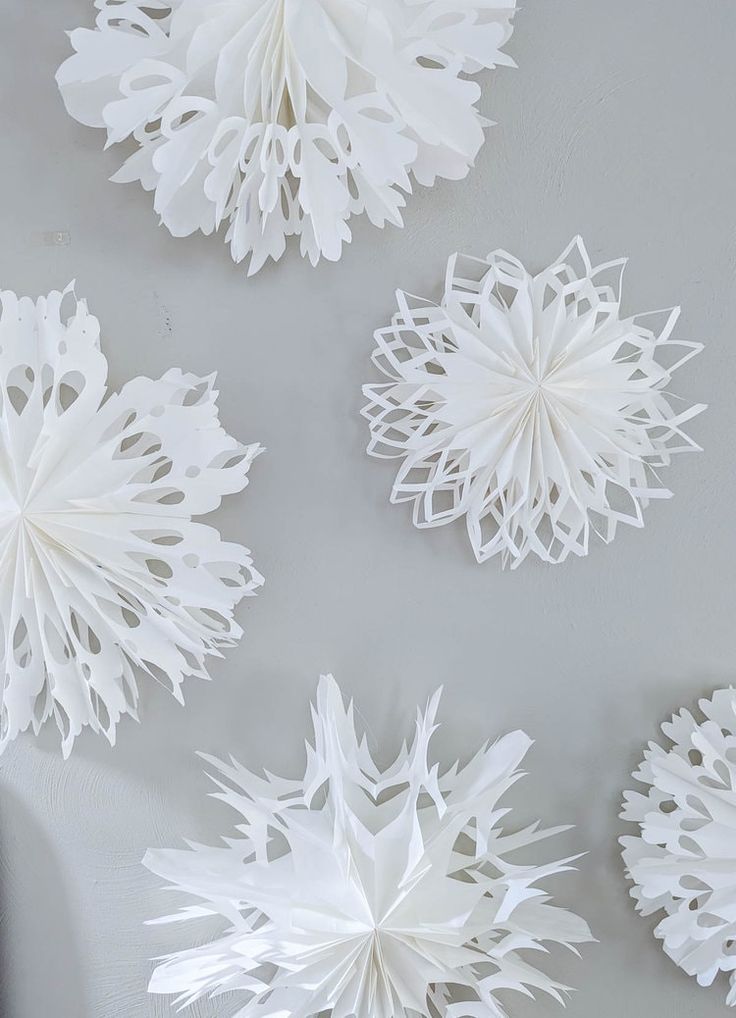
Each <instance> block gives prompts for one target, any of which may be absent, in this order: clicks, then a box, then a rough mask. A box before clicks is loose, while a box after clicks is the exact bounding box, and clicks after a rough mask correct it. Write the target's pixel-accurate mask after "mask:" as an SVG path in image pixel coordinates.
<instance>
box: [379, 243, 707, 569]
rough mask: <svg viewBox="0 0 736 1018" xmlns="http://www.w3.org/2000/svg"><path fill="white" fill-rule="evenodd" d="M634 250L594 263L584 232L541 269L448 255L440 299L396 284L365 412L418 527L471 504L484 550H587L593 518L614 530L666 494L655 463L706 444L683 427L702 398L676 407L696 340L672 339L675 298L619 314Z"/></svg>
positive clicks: (480, 553) (556, 554) (468, 518)
mask: <svg viewBox="0 0 736 1018" xmlns="http://www.w3.org/2000/svg"><path fill="white" fill-rule="evenodd" d="M625 264H626V262H625V260H620V261H615V262H609V263H607V264H606V265H601V266H600V267H598V268H593V267H592V266H591V263H590V259H589V258H588V254H587V251H586V250H585V246H584V244H583V242H582V240H581V239H580V238H579V237H578V238H576V239H575V240H574V241H573V242H572V244H571V245H570V247H568V248H567V250H566V251H564V252H563V254H562V255H561V256H560V258H559V259H558V261H556V262H555V263H554V264H553V265H551V266H550V267H549V268H547V269H545V270H544V271H543V272H540V273H539V275H537V276H532V275H530V273H529V272H527V270H526V269H525V268H524V266H523V265H522V264H521V263H520V262H519V261H517V260H516V259H515V258H513V257H512V256H511V255H509V254H507V253H506V252H505V251H494V252H493V253H492V254H490V255H489V256H488V258H487V259H485V260H484V259H477V258H470V257H466V256H464V255H454V256H453V257H452V258H450V261H449V263H448V267H447V277H446V282H445V292H444V296H443V298H442V303H441V304H440V305H439V306H437V305H436V304H432V303H429V302H426V301H423V300H421V299H419V298H413V297H410V296H409V295H407V294H404V293H401V292H399V293H398V295H397V297H398V304H399V311H398V313H397V314H395V315H394V318H393V321H392V324H391V326H390V327H389V328H387V329H381V330H379V331H378V332H377V333H376V342H377V344H378V345H377V349H376V351H375V352H374V355H373V361H374V363H375V365H376V366H377V367H378V368H379V370H380V371H381V372H382V373H383V374H384V375H385V376H387V377H388V378H389V379H390V381H389V382H388V383H384V384H378V385H375V384H374V385H366V386H364V389H363V391H364V394H365V395H366V396H367V398H368V399H369V400H370V402H369V404H368V406H367V407H365V408H364V410H363V415H364V416H365V417H366V418H367V419H368V421H369V424H370V430H371V439H370V443H369V445H368V452H369V453H370V455H372V456H377V457H379V458H383V459H394V458H398V459H401V461H402V462H401V465H400V467H399V470H398V473H397V475H396V479H395V481H394V485H393V490H392V493H391V501H392V502H412V503H413V508H414V524H415V526H417V527H436V526H440V525H442V524H445V523H450V522H451V521H453V520H456V519H458V518H460V517H462V516H464V517H465V522H466V525H467V529H468V535H469V537H470V541H471V544H472V546H473V551H474V552H475V556H476V558H477V560H478V561H479V562H483V561H485V560H486V559H488V558H491V557H492V556H494V555H499V554H500V555H501V559H502V562H503V564H504V565H506V564H507V563H508V562H509V561H510V562H511V566H512V568H515V567H516V566H519V565H520V564H521V563H522V562H523V561H524V559H525V558H526V557H527V555H529V554H531V553H534V554H535V555H538V556H539V558H541V559H543V560H544V561H546V562H555V563H556V562H562V561H563V560H564V559H565V558H567V556H568V555H569V554H570V553H573V554H575V555H585V554H587V552H588V540H589V536H590V531H591V530H593V532H594V533H596V534H598V535H599V537H601V538H602V539H603V540H604V541H605V542H609V541H611V540H612V539H613V537H614V535H615V532H616V526H617V524H618V523H630V524H633V525H634V526H637V527H641V526H643V516H642V510H643V509H644V508H646V506H647V504H648V502H649V499H651V498H667V497H669V496H670V494H671V493H670V492H669V491H667V490H666V489H665V488H663V487H661V485H660V481H659V477H658V475H657V470H658V468H659V467H662V466H667V465H668V464H669V462H670V459H671V457H672V455H673V454H674V453H676V452H681V451H683V450H686V449H697V448H698V446H697V445H696V444H695V443H694V442H693V441H692V440H691V439H690V438H689V437H688V436H687V435H685V434H684V433H683V431H682V426H683V425H684V424H685V422H686V421H688V420H690V418H691V417H694V416H695V415H696V414H698V413H700V412H701V411H702V410H704V409H705V407H704V406H702V405H699V406H694V407H688V408H686V409H682V410H678V411H676V410H675V409H674V408H673V399H674V397H673V396H671V394H670V393H669V392H668V391H667V387H668V386H669V383H670V380H671V376H672V374H673V372H674V371H675V370H676V369H677V368H678V367H680V366H681V365H682V364H684V363H685V362H686V361H687V360H689V359H690V358H691V357H692V356H694V355H695V354H696V353H698V352H699V351H700V350H701V349H702V346H701V345H700V344H697V343H685V342H682V341H679V340H673V339H672V338H671V333H672V330H673V328H674V325H675V322H676V320H677V317H678V315H679V308H674V309H672V310H669V311H666V312H652V313H650V314H648V315H636V316H634V317H631V318H622V317H621V314H620V287H621V278H622V274H623V268H624V265H625ZM647 318H652V319H653V323H652V324H653V327H654V328H657V319H660V321H659V323H658V331H656V332H655V331H652V330H651V329H650V328H648V327H646V326H645V324H644V322H645V320H646V319H647ZM671 351H674V356H673V354H672V353H671ZM680 351H685V352H684V354H683V353H681V352H680ZM667 364H669V366H666V365H667Z"/></svg>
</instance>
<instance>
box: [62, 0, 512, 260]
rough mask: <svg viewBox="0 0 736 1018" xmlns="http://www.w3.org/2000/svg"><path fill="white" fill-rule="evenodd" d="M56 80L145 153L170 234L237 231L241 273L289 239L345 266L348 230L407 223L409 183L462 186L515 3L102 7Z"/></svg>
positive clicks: (345, 0)
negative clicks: (482, 84)
mask: <svg viewBox="0 0 736 1018" xmlns="http://www.w3.org/2000/svg"><path fill="white" fill-rule="evenodd" d="M95 7H96V8H97V9H98V12H99V13H98V15H97V26H96V29H94V30H91V29H84V28H79V29H77V30H76V31H74V32H72V33H71V41H72V45H73V47H74V50H75V53H74V55H73V56H72V57H70V58H69V59H68V60H67V61H66V62H65V63H64V64H63V65H62V67H61V68H60V69H59V72H58V74H57V81H58V83H59V88H60V89H61V93H62V96H63V98H64V102H65V104H66V107H67V109H68V111H69V112H70V114H71V115H72V116H73V117H75V118H76V119H77V120H79V121H81V122H82V123H83V124H88V125H90V126H93V127H101V128H104V129H106V131H107V138H108V144H115V143H117V142H121V141H123V140H125V139H131V140H132V141H133V142H134V143H135V145H136V150H135V151H134V153H133V154H132V155H131V156H129V158H128V159H127V160H126V162H125V163H124V165H123V167H122V168H121V170H120V172H119V173H118V174H117V175H116V176H115V177H114V178H113V179H115V180H118V181H121V182H128V181H136V180H137V181H139V182H140V183H141V184H142V186H143V187H144V188H145V189H146V190H148V191H153V192H154V207H155V210H156V212H157V213H158V214H159V216H160V217H161V221H162V222H163V223H164V225H165V226H166V227H167V228H168V229H169V230H170V231H171V233H172V234H174V236H186V235H187V234H191V233H194V232H195V231H197V230H201V231H202V232H203V233H212V232H213V231H215V230H217V229H218V228H219V227H220V225H221V224H222V223H226V224H227V237H226V239H227V241H228V242H229V244H230V249H231V253H232V257H233V258H234V260H235V261H238V262H239V261H241V260H242V259H244V258H250V263H249V273H253V272H256V271H257V270H258V269H259V268H260V267H261V266H262V265H263V263H264V262H265V261H266V260H267V259H268V258H273V259H278V258H280V257H281V255H282V254H283V252H284V250H285V247H286V238H287V237H289V236H293V235H297V236H299V238H300V246H301V252H302V254H303V255H305V256H307V257H308V258H309V259H310V260H311V262H312V263H313V264H314V263H316V262H317V261H318V260H319V258H320V257H325V258H328V259H330V260H333V261H334V260H336V259H338V258H339V257H340V253H341V251H342V246H343V244H344V243H345V242H347V241H349V240H350V237H351V233H350V228H349V226H348V220H349V219H350V217H351V216H353V215H356V214H361V213H365V214H366V215H367V216H368V217H369V219H370V220H371V222H372V223H374V224H375V225H376V226H383V225H384V224H385V223H386V222H389V223H394V224H396V225H401V223H402V219H401V209H402V208H403V206H404V203H405V198H404V195H405V193H406V192H408V191H410V190H411V186H412V185H411V177H410V175H413V176H414V178H415V179H416V180H417V181H419V183H421V184H432V183H433V182H434V179H435V178H436V177H438V176H440V177H447V178H450V179H453V180H456V179H460V178H461V177H464V176H465V175H466V174H467V172H468V170H469V168H470V167H471V165H472V164H473V161H474V159H475V156H476V154H477V152H478V150H479V148H480V146H481V144H482V142H483V128H484V127H485V126H486V121H485V120H484V119H483V118H482V117H481V116H480V114H479V113H478V111H477V109H476V103H477V101H478V99H479V97H480V88H479V86H478V84H477V83H476V82H475V81H474V80H473V79H472V77H471V76H472V75H473V74H475V73H476V72H477V71H480V70H482V69H483V68H490V67H494V66H496V65H498V64H511V63H512V61H511V60H510V58H509V57H508V56H506V55H505V54H504V53H503V51H502V47H503V46H504V44H505V43H506V42H507V40H508V39H509V37H510V35H511V19H512V17H513V15H514V11H515V8H516V0H493V2H488V0H442V2H439V3H438V2H436V0H95Z"/></svg>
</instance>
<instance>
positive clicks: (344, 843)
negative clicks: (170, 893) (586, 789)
mask: <svg viewBox="0 0 736 1018" xmlns="http://www.w3.org/2000/svg"><path fill="white" fill-rule="evenodd" d="M438 703H439V694H436V695H435V696H434V697H433V698H432V700H431V702H430V703H429V706H428V709H427V712H426V714H425V715H424V716H422V715H421V713H418V715H417V722H416V734H415V737H414V741H413V743H412V745H411V746H410V747H409V748H407V746H406V745H405V746H404V747H403V749H402V751H401V753H400V754H399V756H398V758H397V759H396V761H395V763H394V764H393V765H392V766H391V767H389V768H388V770H386V771H380V770H379V769H378V767H377V766H376V764H375V763H374V761H373V758H372V756H371V753H370V752H369V749H368V746H367V744H366V740H365V739H364V738H359V737H358V736H357V735H356V731H355V722H354V716H353V708H352V705H351V706H350V707H348V708H347V709H346V708H345V706H344V704H343V701H342V697H341V695H340V692H339V689H338V687H337V685H336V683H335V681H334V679H332V677H331V676H327V677H326V678H323V679H322V680H321V682H320V686H319V690H318V693H317V705H316V709H313V712H312V716H313V722H314V732H315V742H314V747H313V748H312V747H311V746H308V747H307V763H306V772H305V774H304V777H303V778H301V779H300V780H294V781H289V780H285V779H281V778H276V777H273V776H272V775H270V774H266V775H265V777H257V776H256V775H254V774H252V773H250V772H249V771H247V770H246V769H245V768H243V767H242V766H240V765H239V764H237V763H235V761H233V760H232V758H231V761H230V763H221V762H219V761H217V760H214V759H212V758H210V757H206V758H205V759H207V760H208V761H209V762H210V763H211V764H212V765H213V766H214V767H215V768H216V769H217V771H218V772H219V774H220V775H221V777H218V778H217V779H215V783H216V784H217V786H218V788H219V789H220V791H219V792H218V793H214V794H215V797H216V798H219V799H222V800H223V801H224V802H226V803H227V804H228V805H229V806H231V807H232V808H233V810H235V811H236V812H237V813H238V814H239V815H240V817H241V818H242V823H240V824H239V825H238V827H237V830H238V834H239V837H237V838H226V839H224V841H225V844H224V846H222V847H219V848H208V847H206V846H203V845H191V847H190V849H189V850H182V851H178V850H174V851H163V850H162V851H152V852H149V853H148V854H147V855H146V858H145V864H146V866H148V868H149V869H150V870H152V871H153V872H154V873H156V874H158V875H159V876H161V877H163V878H164V879H166V880H168V881H170V883H171V884H172V885H173V886H174V887H175V888H176V889H178V890H180V891H183V892H185V893H186V894H187V895H190V896H191V897H193V898H194V899H195V902H196V903H194V904H191V905H189V906H186V907H183V908H182V909H181V911H180V912H179V913H177V914H175V915H172V916H168V917H166V918H164V919H162V920H158V921H159V922H164V923H167V922H178V921H182V920H186V921H190V920H203V919H204V920H207V919H208V918H209V919H212V918H214V919H216V920H220V922H221V925H222V929H223V932H222V935H221V936H220V937H219V938H218V939H215V940H213V941H211V942H209V941H206V940H205V941H203V940H202V936H201V933H202V931H200V935H199V936H198V937H197V944H198V946H196V947H193V948H191V949H189V950H184V951H180V952H178V953H176V954H172V955H170V956H168V957H167V958H166V959H165V960H164V961H163V962H162V963H161V964H160V965H159V966H158V968H157V969H156V971H155V972H154V975H153V978H152V980H151V985H150V987H149V989H150V991H151V992H152V993H166V994H176V995H177V1001H176V1003H177V1004H180V1005H182V1006H185V1005H188V1004H192V1003H194V1002H195V1001H197V1000H199V999H200V998H203V997H206V996H217V995H219V994H220V993H224V992H226V991H233V990H234V991H239V992H240V993H241V994H242V998H243V999H242V1001H241V1002H239V1003H237V1004H235V1005H233V1006H234V1007H235V1008H236V1010H235V1011H233V1015H234V1018H273V1016H276V1015H285V1016H286V1015H289V1016H293V1018H297V1016H298V1018H316V1016H318V1015H323V1016H329V1018H348V1016H355V1018H409V1016H410V1015H416V1016H423V1018H460V1016H461V1015H463V1016H471V1015H472V1016H477V1018H481V1016H483V1018H504V1015H505V1012H504V1010H503V1008H502V1007H501V1004H500V1003H499V1001H498V998H497V992H498V991H500V990H517V991H520V992H522V993H526V994H528V995H530V996H531V995H532V994H533V991H534V990H541V991H544V992H546V993H548V994H549V995H550V996H552V997H554V998H555V999H557V1000H559V1001H561V1002H562V1000H563V998H562V994H563V993H564V992H566V990H567V987H565V986H563V985H562V984H561V983H558V982H556V981H555V980H554V979H552V978H551V977H549V976H548V975H546V974H545V973H543V972H542V971H540V970H539V969H537V968H536V967H534V966H533V965H532V963H531V961H530V960H529V956H530V955H533V954H538V953H539V952H540V951H542V952H545V953H546V952H547V950H548V947H547V945H549V944H562V945H565V946H566V947H569V948H571V949H572V950H573V951H575V946H574V945H576V944H580V943H583V942H585V941H588V940H590V939H591V938H590V932H589V930H588V927H587V925H586V924H585V922H583V920H582V919H580V918H579V917H578V916H576V915H574V914H573V913H572V912H567V911H565V910H564V909H561V908H559V907H557V906H553V905H551V904H550V898H549V895H548V894H546V893H545V892H544V891H543V890H541V889H540V888H539V886H538V885H539V883H540V882H541V881H543V880H545V879H546V878H547V877H549V876H552V875H553V874H555V873H560V872H562V871H564V870H568V869H569V868H570V863H571V862H572V860H571V859H565V860H562V861H561V862H554V863H542V864H539V865H531V864H529V863H526V864H521V863H516V862H512V861H511V858H512V857H513V855H514V854H515V853H516V852H517V851H518V850H519V849H522V848H528V846H530V845H532V844H534V843H535V842H537V841H539V840H541V839H543V838H546V837H549V836H551V835H553V834H556V833H558V832H559V831H561V830H565V828H555V829H552V830H548V831H540V830H539V825H538V824H533V825H531V826H530V827H527V828H525V829H523V830H520V831H518V832H516V833H511V832H509V831H508V829H507V826H506V818H507V814H508V812H509V810H508V809H507V808H504V807H500V806H499V804H498V803H499V799H500V798H501V797H502V796H503V795H504V793H506V792H507V791H508V790H509V789H510V788H511V786H512V785H513V784H515V782H516V781H517V780H518V778H519V777H521V772H520V771H519V769H518V768H519V765H520V764H521V761H522V760H523V758H524V756H525V754H526V752H527V750H528V748H529V746H530V740H529V739H528V738H527V736H526V735H524V733H523V732H514V733H512V734H510V735H507V736H505V737H504V738H502V739H500V740H499V741H498V742H496V743H494V744H493V745H492V746H489V745H486V746H484V747H483V748H482V749H481V750H480V751H479V752H478V753H477V754H476V755H475V756H474V757H473V758H472V759H471V761H470V762H469V763H468V764H467V765H466V766H465V767H463V768H461V767H460V766H459V765H458V764H455V765H454V766H453V767H451V768H450V769H449V770H447V771H446V772H445V773H444V774H440V773H439V767H438V765H437V764H430V762H429V759H428V751H429V742H430V739H431V736H432V733H433V732H434V731H435V728H436V726H435V718H436V713H437V707H438ZM527 855H528V853H527ZM210 928H212V927H211V926H210ZM458 990H459V991H460V993H461V997H460V998H458V997H457V996H456V997H455V998H454V999H455V1001H457V1000H458V999H462V1000H466V1001H467V1003H463V1004H459V1003H457V1002H455V1003H453V1002H452V1000H453V996H452V995H453V993H454V994H457V991H458ZM228 1013H230V1012H228ZM223 1014H224V1012H223Z"/></svg>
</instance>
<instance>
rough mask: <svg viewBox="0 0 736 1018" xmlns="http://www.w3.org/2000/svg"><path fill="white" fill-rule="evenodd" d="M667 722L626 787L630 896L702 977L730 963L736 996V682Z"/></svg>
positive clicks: (704, 980) (678, 958)
mask: <svg viewBox="0 0 736 1018" xmlns="http://www.w3.org/2000/svg"><path fill="white" fill-rule="evenodd" d="M698 707H699V710H700V713H699V714H698V715H697V716H693V715H692V714H691V713H690V711H688V710H681V711H680V712H679V714H675V715H674V716H673V717H672V720H671V721H669V722H667V723H666V724H664V725H662V731H663V733H664V735H665V737H666V739H667V740H668V746H667V748H663V747H662V746H660V745H658V744H657V743H654V742H650V743H649V747H648V749H647V750H646V752H645V753H644V760H643V761H642V763H641V764H640V765H639V768H638V770H636V771H634V778H635V779H636V780H637V781H638V782H641V784H642V785H644V786H645V787H644V789H643V790H642V791H635V792H626V793H625V794H624V804H623V811H622V813H621V818H622V819H623V820H629V821H631V822H632V823H634V824H636V825H637V826H638V833H637V834H636V835H631V836H628V837H624V838H621V845H622V846H623V858H624V863H625V865H626V874H627V876H628V877H629V879H630V880H632V881H633V883H634V886H633V888H632V890H631V896H632V897H633V899H634V901H635V902H636V908H637V910H638V911H639V912H640V913H641V914H642V915H644V916H649V915H657V916H661V917H662V918H661V920H660V922H659V924H658V926H657V927H656V929H655V930H654V935H655V937H656V938H657V939H658V940H661V941H662V946H663V948H664V951H665V953H666V954H667V955H668V956H669V957H670V958H671V959H672V960H673V961H674V962H675V964H677V965H679V967H680V968H681V969H683V971H685V972H687V974H688V975H689V976H695V977H696V979H697V981H698V984H699V985H700V986H710V985H711V984H712V983H713V982H714V981H715V980H716V977H717V976H718V975H719V973H727V974H728V977H729V981H730V990H729V992H728V995H727V997H726V1003H727V1004H729V1005H730V1006H731V1007H734V1006H736V692H734V690H733V689H720V690H718V691H717V692H716V693H714V694H713V696H712V697H711V699H710V700H705V699H703V700H701V701H700V703H699V704H698Z"/></svg>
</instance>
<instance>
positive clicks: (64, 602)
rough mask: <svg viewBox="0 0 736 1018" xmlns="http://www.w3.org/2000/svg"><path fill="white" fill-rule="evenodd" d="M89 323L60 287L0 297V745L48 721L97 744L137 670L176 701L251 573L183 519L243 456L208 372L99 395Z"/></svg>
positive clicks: (239, 476)
mask: <svg viewBox="0 0 736 1018" xmlns="http://www.w3.org/2000/svg"><path fill="white" fill-rule="evenodd" d="M65 300H66V301H69V302H71V305H72V307H71V308H70V310H73V314H72V315H71V317H69V319H68V321H65V320H64V318H63V317H62V315H63V313H64V310H65V308H63V307H62V305H63V304H64V302H65ZM99 332H100V330H99V323H98V322H97V319H96V318H94V317H92V315H90V314H89V313H88V311H87V306H86V304H85V302H84V301H81V300H80V301H78V302H77V301H76V300H75V298H74V297H73V295H72V294H71V293H70V291H69V290H67V291H66V292H65V293H64V294H62V293H58V292H54V293H51V294H50V295H49V296H48V297H41V298H39V300H38V301H37V302H35V303H34V302H33V301H32V300H30V299H29V298H27V297H24V298H21V299H18V298H17V297H16V295H15V294H14V293H10V292H8V291H5V292H2V293H0V428H1V429H2V439H1V441H0V654H2V668H3V679H2V685H0V750H1V749H3V748H5V746H6V745H7V743H8V742H9V741H10V740H12V739H14V738H15V737H16V736H17V735H18V733H19V732H22V731H25V730H26V729H27V728H28V727H32V728H33V730H34V732H36V733H37V732H38V730H39V729H40V727H41V725H42V724H43V723H44V722H45V721H46V720H47V719H48V718H51V717H53V718H54V720H55V722H56V724H57V726H58V728H59V730H60V732H61V736H62V747H63V751H64V755H65V756H66V755H68V753H69V751H70V750H71V748H72V744H73V742H74V739H75V737H76V736H77V735H78V734H79V732H80V731H81V729H82V727H83V726H84V725H89V726H90V727H91V728H92V729H93V731H95V732H102V733H103V734H104V735H106V736H107V738H108V739H109V741H110V742H111V743H113V742H114V740H115V726H116V724H117V722H118V720H119V718H120V717H121V715H123V714H132V715H133V716H136V704H137V700H138V689H137V682H136V671H138V672H147V673H148V674H149V675H151V676H152V677H153V678H154V679H156V680H157V681H159V682H161V683H162V684H164V685H165V686H166V687H168V688H170V689H171V691H172V693H173V694H174V696H175V697H176V698H177V699H178V700H180V701H181V700H182V694H181V688H180V687H181V684H182V680H183V679H184V677H185V676H187V675H198V676H200V677H202V678H208V675H207V667H206V664H205V658H206V656H207V655H208V654H215V655H218V656H220V654H219V652H220V648H223V647H228V646H231V645H233V644H234V643H235V642H236V641H237V639H238V638H239V637H240V636H241V629H240V627H239V626H238V625H237V623H236V622H235V621H234V619H233V608H234V606H235V605H236V604H237V603H238V601H240V599H241V598H242V597H243V596H244V595H246V594H252V593H253V592H254V591H255V590H256V588H257V587H258V586H260V584H261V582H262V579H261V577H260V576H259V574H258V573H257V572H256V571H255V569H254V568H253V566H252V563H251V559H250V555H249V552H248V550H247V549H246V548H242V547H241V546H240V545H237V544H229V543H225V542H224V541H222V540H221V539H220V536H219V534H218V533H217V531H216V530H213V529H212V528H211V527H208V526H204V525H203V524H200V523H194V522H192V516H195V515H200V514H202V513H207V512H210V511H211V510H213V509H216V508H217V506H218V505H219V504H220V500H221V498H222V496H223V495H225V494H228V493H230V492H235V491H240V490H241V489H242V488H243V487H244V486H245V485H246V484H247V478H246V475H247V472H248V468H249V466H250V463H251V461H252V460H253V458H254V456H256V455H257V453H258V452H259V451H260V450H259V447H258V446H257V445H250V446H248V447H244V446H241V445H239V444H238V443H237V442H236V441H235V440H234V439H233V438H231V437H230V436H229V435H227V434H226V433H225V432H224V431H223V429H222V428H221V427H220V424H219V421H218V418H217V406H216V398H217V393H216V392H215V391H214V390H213V388H212V386H213V381H214V376H213V377H210V378H205V379H202V378H197V377H196V376H195V375H190V374H184V373H182V372H181V371H179V370H178V369H174V370H171V371H167V373H166V374H165V375H164V376H163V377H162V378H160V379H159V380H158V381H153V380H151V379H149V378H136V379H134V380H133V381H132V382H128V383H127V384H126V385H125V386H123V388H122V389H121V391H120V392H119V393H117V394H107V392H106V382H107V362H106V360H105V357H104V356H103V354H102V353H101V351H100V348H99Z"/></svg>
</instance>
